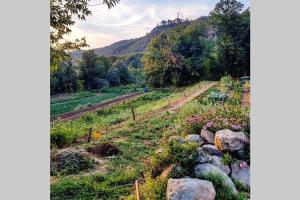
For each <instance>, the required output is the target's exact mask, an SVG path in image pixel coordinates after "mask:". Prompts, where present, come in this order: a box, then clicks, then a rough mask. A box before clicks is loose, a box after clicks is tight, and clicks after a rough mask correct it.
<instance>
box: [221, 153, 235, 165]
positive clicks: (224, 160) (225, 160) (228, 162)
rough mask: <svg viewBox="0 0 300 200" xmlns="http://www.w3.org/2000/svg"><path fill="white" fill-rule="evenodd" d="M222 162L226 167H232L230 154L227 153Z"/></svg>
mask: <svg viewBox="0 0 300 200" xmlns="http://www.w3.org/2000/svg"><path fill="white" fill-rule="evenodd" d="M221 162H222V163H223V164H224V165H230V164H231V162H232V157H231V155H230V154H229V153H225V154H224V155H223V157H222V159H221Z"/></svg>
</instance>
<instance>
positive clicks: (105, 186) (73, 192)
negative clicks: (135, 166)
mask: <svg viewBox="0 0 300 200" xmlns="http://www.w3.org/2000/svg"><path fill="white" fill-rule="evenodd" d="M138 175H139V174H138V171H135V170H118V171H115V172H113V173H109V174H107V175H105V176H104V175H94V176H91V177H82V178H80V179H75V178H72V179H68V178H67V179H65V180H62V181H60V182H59V183H56V184H52V185H51V199H78V200H79V199H103V200H104V199H105V200H106V199H107V200H114V199H118V198H119V197H121V196H127V195H129V194H130V189H131V188H132V186H133V184H132V183H133V182H134V180H135V179H136V178H138Z"/></svg>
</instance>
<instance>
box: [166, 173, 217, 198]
mask: <svg viewBox="0 0 300 200" xmlns="http://www.w3.org/2000/svg"><path fill="white" fill-rule="evenodd" d="M215 196H216V191H215V188H214V186H213V184H212V183H211V182H210V181H205V180H200V179H196V178H182V179H169V180H168V186H167V200H214V199H215Z"/></svg>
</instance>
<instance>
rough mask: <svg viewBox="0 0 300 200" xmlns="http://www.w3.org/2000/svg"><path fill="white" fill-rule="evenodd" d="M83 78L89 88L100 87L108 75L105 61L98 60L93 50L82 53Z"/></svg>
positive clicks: (86, 87)
mask: <svg viewBox="0 0 300 200" xmlns="http://www.w3.org/2000/svg"><path fill="white" fill-rule="evenodd" d="M80 71H81V79H82V80H83V82H84V87H85V89H87V90H93V89H99V87H100V86H101V85H102V80H101V79H103V78H104V77H105V75H106V66H105V63H104V62H102V61H101V60H100V62H99V60H98V58H97V55H96V54H95V53H94V51H93V50H89V51H85V52H84V53H83V54H82V61H81V64H80Z"/></svg>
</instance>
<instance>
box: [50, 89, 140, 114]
mask: <svg viewBox="0 0 300 200" xmlns="http://www.w3.org/2000/svg"><path fill="white" fill-rule="evenodd" d="M141 91H143V88H141V87H139V86H134V85H128V86H118V87H113V88H105V89H102V90H100V91H95V92H79V93H68V94H61V95H54V96H52V97H51V105H50V114H51V117H54V116H57V115H60V114H63V113H66V112H70V111H74V110H77V109H80V108H84V107H87V106H90V105H93V104H97V103H102V102H105V101H108V100H111V99H113V98H116V97H118V96H121V95H125V94H129V93H134V92H141Z"/></svg>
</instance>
